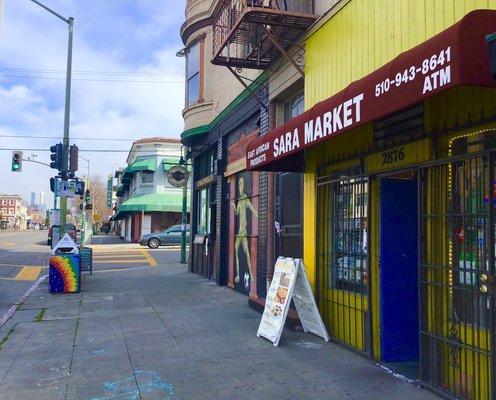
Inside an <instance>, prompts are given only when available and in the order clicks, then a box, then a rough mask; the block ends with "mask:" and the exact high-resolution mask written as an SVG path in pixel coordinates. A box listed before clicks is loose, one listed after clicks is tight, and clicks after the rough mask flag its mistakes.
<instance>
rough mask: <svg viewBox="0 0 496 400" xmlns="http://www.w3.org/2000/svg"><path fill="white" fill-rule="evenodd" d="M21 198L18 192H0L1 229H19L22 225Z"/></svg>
mask: <svg viewBox="0 0 496 400" xmlns="http://www.w3.org/2000/svg"><path fill="white" fill-rule="evenodd" d="M21 202H22V198H21V196H19V195H18V194H0V221H1V224H0V227H1V228H2V229H21V228H22V227H23V226H24V229H25V221H24V222H23V221H22V219H23V215H22V210H21Z"/></svg>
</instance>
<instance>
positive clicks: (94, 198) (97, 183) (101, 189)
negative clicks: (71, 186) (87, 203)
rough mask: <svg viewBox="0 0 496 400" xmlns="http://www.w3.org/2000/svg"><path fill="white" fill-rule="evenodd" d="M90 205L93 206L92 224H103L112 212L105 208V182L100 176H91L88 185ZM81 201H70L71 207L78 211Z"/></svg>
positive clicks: (78, 199)
mask: <svg viewBox="0 0 496 400" xmlns="http://www.w3.org/2000/svg"><path fill="white" fill-rule="evenodd" d="M89 190H90V195H91V204H93V223H99V222H102V221H103V222H105V221H108V219H109V218H110V217H111V215H112V210H111V209H110V208H108V207H107V181H106V180H104V179H103V178H102V177H101V176H100V175H93V176H92V177H91V180H90V185H89ZM82 202H83V200H81V199H80V198H79V197H76V198H74V199H73V201H72V204H71V205H72V207H74V208H76V209H79V205H80V204H82Z"/></svg>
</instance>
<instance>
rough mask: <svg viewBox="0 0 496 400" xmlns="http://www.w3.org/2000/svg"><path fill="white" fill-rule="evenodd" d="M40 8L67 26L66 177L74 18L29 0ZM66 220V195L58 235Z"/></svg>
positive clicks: (62, 202) (64, 143)
mask: <svg viewBox="0 0 496 400" xmlns="http://www.w3.org/2000/svg"><path fill="white" fill-rule="evenodd" d="M31 1H32V2H33V3H35V4H37V5H38V6H40V7H41V8H43V9H45V10H46V11H48V12H49V13H50V14H53V15H55V16H56V17H57V18H59V19H61V20H62V21H64V22H65V23H66V24H67V25H68V26H69V42H68V45H67V73H66V81H65V113H64V139H63V142H62V144H63V149H64V150H63V158H62V161H63V162H62V167H63V171H62V176H63V178H64V179H66V178H67V176H66V174H67V171H68V170H69V127H70V117H71V81H72V47H73V31H74V18H73V17H70V18H65V17H63V16H62V15H60V14H59V13H58V12H56V11H54V10H52V9H51V8H49V7H47V6H46V5H44V4H43V3H41V2H40V1H38V0H31ZM66 222H67V197H61V198H60V236H63V235H64V233H65V225H66Z"/></svg>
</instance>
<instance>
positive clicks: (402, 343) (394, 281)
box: [379, 172, 420, 379]
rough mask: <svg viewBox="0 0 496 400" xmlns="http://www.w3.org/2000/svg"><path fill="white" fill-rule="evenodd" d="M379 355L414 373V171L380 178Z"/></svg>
mask: <svg viewBox="0 0 496 400" xmlns="http://www.w3.org/2000/svg"><path fill="white" fill-rule="evenodd" d="M379 250H380V257H379V268H380V288H379V289H380V299H381V301H380V325H381V335H380V341H381V359H382V362H384V363H385V364H387V365H389V366H390V367H391V368H392V369H394V370H395V371H397V372H399V373H401V374H403V375H405V376H407V377H409V378H412V379H417V378H419V377H420V375H419V295H418V293H419V273H418V183H417V174H416V172H408V173H402V174H398V175H394V176H391V177H387V178H383V179H381V181H380V249H379Z"/></svg>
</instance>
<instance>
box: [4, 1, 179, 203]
mask: <svg viewBox="0 0 496 400" xmlns="http://www.w3.org/2000/svg"><path fill="white" fill-rule="evenodd" d="M42 1H43V2H44V3H45V4H46V5H48V6H50V7H51V8H53V9H55V10H56V11H57V12H59V13H60V14H62V15H64V16H66V17H69V16H73V17H74V18H75V36H74V65H73V70H74V71H75V74H74V80H73V83H72V85H73V90H72V109H71V137H74V138H77V137H83V138H87V137H89V138H100V139H101V138H105V139H118V140H114V141H90V140H74V141H73V142H72V143H74V144H77V145H78V146H79V147H80V149H88V148H93V149H128V148H129V147H130V145H131V143H132V140H136V139H138V138H141V137H146V136H178V135H179V134H180V133H181V131H182V127H183V122H182V117H181V110H182V108H183V103H184V100H183V97H184V78H183V72H184V59H182V58H177V57H176V52H177V50H179V49H181V48H182V43H181V40H180V37H179V29H180V26H181V24H182V22H183V20H184V6H185V5H184V0H181V1H177V0H174V1H173V0H42ZM0 2H1V0H0ZM66 51H67V27H66V25H65V24H64V23H63V22H62V21H60V20H58V19H57V18H56V17H54V16H52V15H51V14H49V13H48V12H46V11H45V10H43V9H41V8H40V7H39V6H37V5H36V4H34V3H32V2H31V1H30V0H5V10H4V19H3V26H2V34H1V36H0V148H23V149H26V148H48V147H50V145H52V144H54V143H55V142H56V140H49V139H23V138H20V137H19V136H20V135H34V136H62V133H63V114H64V90H65V81H64V70H65V65H66ZM95 71H96V72H95ZM118 81H126V82H118ZM129 81H140V82H129ZM143 81H145V82H143ZM150 81H151V82H150ZM2 135H4V136H5V135H8V136H14V137H9V138H6V137H1V136H2ZM31 153H35V154H37V157H36V160H38V161H42V162H48V161H49V160H48V157H49V153H48V152H39V151H38V152H37V151H33V152H31V151H29V152H26V153H25V156H27V155H30V154H31ZM0 155H2V157H0V177H1V178H0V192H3V193H18V194H21V195H22V196H23V197H24V198H25V199H29V194H30V192H32V191H43V192H49V188H48V181H49V178H50V176H53V175H54V172H55V171H54V170H50V169H49V168H47V167H43V166H38V165H37V164H32V163H25V164H24V166H23V171H22V172H21V173H11V172H10V158H11V152H9V151H0ZM81 155H82V156H84V157H85V158H89V159H90V160H91V169H92V172H91V174H94V173H98V174H100V175H102V176H106V175H108V174H109V173H111V172H112V171H113V170H115V168H116V165H115V164H120V165H124V164H125V160H126V156H127V154H125V153H122V154H111V153H104V154H99V153H81ZM85 165H86V164H85V163H84V161H83V162H80V174H81V175H83V174H84V171H86V167H85Z"/></svg>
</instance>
